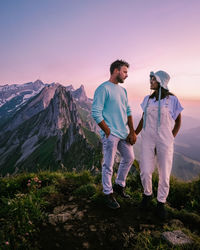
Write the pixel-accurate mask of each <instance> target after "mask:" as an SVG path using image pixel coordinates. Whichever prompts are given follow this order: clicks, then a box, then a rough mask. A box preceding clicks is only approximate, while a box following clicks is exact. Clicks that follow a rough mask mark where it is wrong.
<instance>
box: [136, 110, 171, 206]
mask: <svg viewBox="0 0 200 250" xmlns="http://www.w3.org/2000/svg"><path fill="white" fill-rule="evenodd" d="M157 119H158V109H157V107H148V108H147V120H146V128H145V130H142V137H141V138H142V143H141V152H140V154H141V156H140V176H141V181H142V185H143V188H144V194H145V195H151V194H152V173H153V171H154V168H155V148H156V151H157V163H158V173H159V183H158V193H157V200H158V201H159V202H163V203H165V202H166V199H167V196H168V193H169V181H170V173H171V169H172V161H173V149H174V137H173V134H172V118H171V115H170V113H169V110H168V107H167V106H166V107H162V108H161V124H160V127H159V129H158V130H157Z"/></svg>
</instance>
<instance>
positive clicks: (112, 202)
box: [105, 194, 120, 209]
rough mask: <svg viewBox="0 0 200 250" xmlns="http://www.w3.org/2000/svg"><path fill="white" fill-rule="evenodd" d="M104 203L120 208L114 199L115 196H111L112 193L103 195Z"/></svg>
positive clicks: (110, 206)
mask: <svg viewBox="0 0 200 250" xmlns="http://www.w3.org/2000/svg"><path fill="white" fill-rule="evenodd" d="M105 203H106V205H107V206H108V207H109V208H112V209H117V208H120V205H119V203H118V202H117V201H116V199H115V197H114V196H113V194H108V195H105Z"/></svg>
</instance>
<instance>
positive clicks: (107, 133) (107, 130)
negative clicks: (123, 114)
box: [105, 128, 110, 138]
mask: <svg viewBox="0 0 200 250" xmlns="http://www.w3.org/2000/svg"><path fill="white" fill-rule="evenodd" d="M105 134H106V138H108V136H109V135H110V128H108V129H106V131H105Z"/></svg>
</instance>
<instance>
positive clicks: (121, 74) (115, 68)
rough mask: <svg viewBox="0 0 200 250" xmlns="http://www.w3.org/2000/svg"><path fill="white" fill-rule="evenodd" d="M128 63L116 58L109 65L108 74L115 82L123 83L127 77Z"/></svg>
mask: <svg viewBox="0 0 200 250" xmlns="http://www.w3.org/2000/svg"><path fill="white" fill-rule="evenodd" d="M128 68H129V64H128V63H127V62H126V61H123V60H117V61H115V62H113V63H112V64H111V65H110V74H111V76H112V78H114V79H116V81H117V82H120V83H123V82H124V80H125V79H126V78H127V77H128Z"/></svg>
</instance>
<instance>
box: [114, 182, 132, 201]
mask: <svg viewBox="0 0 200 250" xmlns="http://www.w3.org/2000/svg"><path fill="white" fill-rule="evenodd" d="M113 191H114V192H115V193H117V194H118V195H120V196H121V197H122V198H125V199H129V198H130V195H128V194H126V193H125V188H124V187H122V186H120V185H119V184H116V183H115V184H114V186H113Z"/></svg>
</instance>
